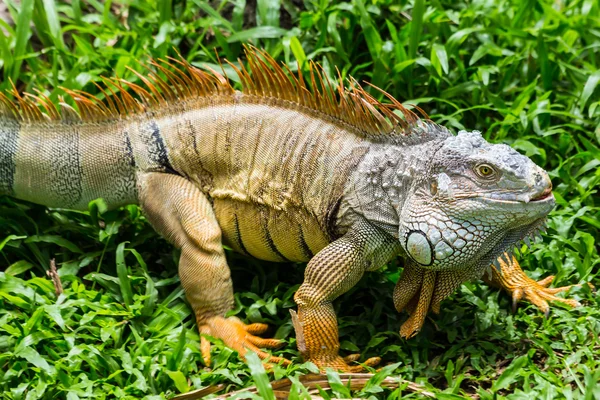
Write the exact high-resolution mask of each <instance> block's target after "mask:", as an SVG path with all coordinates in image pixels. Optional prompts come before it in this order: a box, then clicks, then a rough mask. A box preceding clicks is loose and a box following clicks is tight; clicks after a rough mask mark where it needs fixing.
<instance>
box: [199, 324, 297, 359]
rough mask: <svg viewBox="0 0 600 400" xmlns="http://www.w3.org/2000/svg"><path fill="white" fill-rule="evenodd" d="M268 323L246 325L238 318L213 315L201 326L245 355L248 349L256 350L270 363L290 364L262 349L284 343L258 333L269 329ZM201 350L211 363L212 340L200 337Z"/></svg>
mask: <svg viewBox="0 0 600 400" xmlns="http://www.w3.org/2000/svg"><path fill="white" fill-rule="evenodd" d="M267 329H268V326H267V325H266V324H260V323H254V324H249V325H246V324H244V323H243V322H242V321H240V320H239V319H238V318H235V317H230V318H223V317H211V318H208V319H207V320H205V322H204V323H203V324H202V325H200V326H199V330H200V333H201V334H204V335H210V336H212V337H215V338H218V339H221V340H222V341H223V342H224V343H225V345H226V346H228V347H230V348H231V349H233V350H236V351H237V352H238V353H239V354H240V356H241V357H244V355H245V354H246V352H247V351H248V350H250V351H253V352H255V353H256V354H257V355H258V356H259V357H260V358H261V359H262V360H265V361H266V362H268V363H272V364H278V363H282V364H283V365H288V364H290V363H291V362H290V361H289V360H287V359H285V358H283V357H275V356H272V355H270V354H269V353H266V352H264V351H262V350H261V349H260V348H267V349H276V348H279V347H281V346H282V345H283V344H284V343H283V342H282V341H281V340H278V339H264V338H261V337H258V336H256V335H260V334H263V333H265V332H266V331H267ZM200 350H201V352H202V357H203V358H204V363H205V365H207V366H209V365H210V342H209V341H208V339H206V337H204V336H201V338H200Z"/></svg>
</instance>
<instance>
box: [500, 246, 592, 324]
mask: <svg viewBox="0 0 600 400" xmlns="http://www.w3.org/2000/svg"><path fill="white" fill-rule="evenodd" d="M507 261H508V262H507ZM498 263H499V265H500V270H498V268H497V267H495V266H492V267H491V271H492V279H491V283H492V284H494V285H496V286H500V287H501V288H503V289H505V290H506V291H507V292H508V293H509V294H510V295H511V296H512V303H513V304H512V307H513V312H515V311H516V309H517V303H518V302H519V301H521V300H522V299H525V300H528V301H530V302H531V303H532V304H533V305H534V306H536V307H537V308H539V309H540V310H541V311H542V312H543V313H544V314H545V315H546V316H548V314H549V313H550V306H549V305H548V302H549V301H556V302H559V303H563V304H566V305H569V306H571V307H578V306H579V305H580V304H579V302H578V301H577V300H573V299H565V298H562V297H558V296H555V294H557V293H561V292H566V291H567V290H569V289H570V288H572V287H576V286H581V285H568V286H562V287H558V288H549V287H548V286H549V285H550V283H552V280H554V276H548V277H546V278H544V279H542V280H540V281H537V282H536V281H534V280H533V279H531V278H529V277H528V276H527V275H525V273H524V272H523V270H522V269H521V267H520V265H519V263H518V261H517V260H516V259H515V258H514V257H506V256H505V257H500V258H498ZM588 285H589V286H590V288H592V289H594V286H593V285H591V284H589V283H588Z"/></svg>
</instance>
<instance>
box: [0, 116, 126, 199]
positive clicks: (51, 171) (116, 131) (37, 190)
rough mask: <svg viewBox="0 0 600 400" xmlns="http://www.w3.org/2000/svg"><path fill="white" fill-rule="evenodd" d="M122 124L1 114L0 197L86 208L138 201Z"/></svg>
mask: <svg viewBox="0 0 600 400" xmlns="http://www.w3.org/2000/svg"><path fill="white" fill-rule="evenodd" d="M132 153H133V152H132V149H131V143H130V141H129V135H128V133H127V132H126V129H125V126H124V124H118V123H115V121H110V122H108V121H107V122H106V123H86V122H82V121H76V122H74V121H46V122H44V121H18V120H16V119H11V118H7V117H6V116H2V117H0V195H1V194H6V195H10V196H13V197H16V198H19V199H22V200H27V201H31V202H34V203H38V204H43V205H46V206H50V207H60V208H71V209H86V208H87V205H88V203H89V202H90V201H91V200H94V199H96V198H99V197H102V198H104V199H105V201H106V202H107V204H108V205H109V206H110V207H116V206H119V205H123V204H130V203H136V202H137V190H136V181H135V162H134V158H133V154H132Z"/></svg>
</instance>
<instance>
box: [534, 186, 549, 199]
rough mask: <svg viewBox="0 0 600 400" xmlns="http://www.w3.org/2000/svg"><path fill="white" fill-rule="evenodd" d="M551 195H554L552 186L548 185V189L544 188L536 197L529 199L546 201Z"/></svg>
mask: <svg viewBox="0 0 600 400" xmlns="http://www.w3.org/2000/svg"><path fill="white" fill-rule="evenodd" d="M551 197H552V186H550V187H547V188H546V190H544V191H543V192H542V193H540V194H539V195H537V196H535V197H532V198H531V200H529V201H544V200H546V199H549V198H551Z"/></svg>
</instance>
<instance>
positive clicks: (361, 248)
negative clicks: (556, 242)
mask: <svg viewBox="0 0 600 400" xmlns="http://www.w3.org/2000/svg"><path fill="white" fill-rule="evenodd" d="M246 58H247V63H248V67H244V66H243V65H241V64H240V65H239V66H236V65H234V64H232V63H230V64H229V65H230V66H231V67H232V68H233V69H235V71H236V73H237V75H238V78H239V81H240V82H241V84H242V87H243V90H242V91H236V90H234V88H233V86H232V84H231V83H230V82H229V80H228V79H227V77H225V76H223V75H222V74H220V73H218V72H215V71H210V72H205V71H203V70H200V69H198V68H195V67H192V66H191V65H190V64H188V63H187V62H185V61H184V60H183V59H181V58H179V59H177V58H175V59H170V60H167V61H162V62H154V63H153V65H154V71H150V72H149V73H148V74H147V75H142V74H140V73H138V72H135V71H134V72H135V73H136V75H137V76H138V78H139V81H140V82H141V83H140V84H135V83H130V82H125V81H123V80H120V79H107V80H106V82H105V86H101V85H99V86H98V87H99V88H100V90H101V91H102V92H103V95H104V97H105V100H103V101H100V100H97V99H96V98H95V97H94V96H92V95H90V94H86V93H83V92H81V91H71V90H66V89H65V91H66V92H67V94H68V95H70V96H71V97H72V98H73V100H74V104H75V108H73V107H71V106H69V105H68V104H67V103H65V102H64V101H63V102H62V104H61V105H60V106H58V107H55V106H54V105H53V104H52V102H51V101H50V100H49V99H48V98H47V97H46V96H44V95H43V94H41V93H40V94H38V95H32V94H27V95H20V94H19V93H18V92H17V91H16V89H15V90H14V91H13V96H14V100H9V98H8V96H6V95H2V96H1V97H0V104H1V108H0V110H1V111H0V194H5V195H9V196H14V197H16V198H18V199H23V200H27V201H31V202H34V203H39V204H43V205H46V206H50V207H61V208H71V209H82V210H83V209H86V208H87V206H88V203H89V202H90V201H91V200H94V199H96V198H100V197H101V198H103V199H104V200H105V201H106V203H107V204H108V205H109V206H110V207H119V206H121V205H125V204H139V205H140V206H141V208H142V210H143V212H144V213H145V215H146V217H147V220H148V221H149V222H150V224H151V225H152V226H153V227H154V228H155V229H156V231H157V232H159V233H160V234H161V235H163V236H164V237H165V238H166V239H168V240H169V241H170V242H172V243H173V244H174V245H175V246H177V247H178V248H180V249H181V258H180V261H179V276H180V279H181V284H182V286H183V288H184V290H185V294H186V297H187V300H188V301H189V303H190V305H191V307H192V308H193V310H194V313H195V316H196V320H197V324H198V328H199V331H200V333H201V334H202V335H201V344H200V346H201V351H202V355H203V357H204V359H205V362H207V363H209V362H210V343H209V341H208V340H207V339H206V336H205V335H210V336H212V337H215V338H219V339H222V340H223V341H224V343H225V344H226V345H228V346H230V347H231V348H233V349H235V350H237V351H239V353H240V354H241V355H242V356H243V355H244V354H245V352H246V351H247V349H250V350H253V351H255V352H256V353H258V355H259V356H260V357H262V358H267V357H269V354H268V353H266V352H265V351H263V350H261V348H274V347H277V346H278V345H279V344H280V341H279V340H276V339H265V338H261V337H259V336H258V335H259V334H262V333H264V332H265V330H266V325H264V324H257V323H254V324H244V323H243V322H241V321H240V320H239V319H236V318H226V317H225V314H226V313H227V312H228V311H229V310H230V309H231V308H232V306H233V288H232V283H231V279H230V271H229V268H228V266H227V262H226V259H225V253H224V250H223V246H222V245H223V244H227V245H228V246H230V247H232V248H233V249H234V250H236V251H238V252H240V253H242V254H246V255H250V256H253V257H256V258H259V259H261V260H268V261H280V262H286V261H294V262H308V265H307V268H306V272H305V277H304V282H303V283H302V285H301V286H300V288H299V289H298V291H297V292H296V294H295V301H296V303H297V304H298V313H297V314H296V313H295V312H293V318H292V319H293V322H294V327H295V330H296V336H297V342H298V347H299V350H300V352H301V354H302V355H303V356H304V357H305V359H307V360H309V361H312V362H314V363H315V364H316V365H317V366H319V367H320V368H325V367H333V368H336V369H339V370H344V371H357V370H360V369H361V368H362V367H361V366H360V365H358V366H357V365H350V362H351V361H355V360H356V359H357V357H355V356H350V357H348V358H342V357H341V356H340V355H339V354H338V350H339V340H338V329H337V322H336V315H335V312H334V309H333V306H332V301H333V300H334V299H335V298H337V297H338V296H340V295H341V294H342V293H344V292H346V291H347V290H349V289H350V288H351V287H352V286H353V285H355V284H356V283H357V282H358V281H359V279H360V278H361V276H363V274H364V273H365V272H366V271H373V270H375V269H377V268H379V267H381V266H383V265H384V264H386V263H387V262H388V261H390V260H391V259H393V258H394V257H397V256H400V257H402V258H403V259H404V260H405V270H404V275H403V276H402V278H401V279H400V280H399V282H398V284H397V285H396V288H395V290H394V296H393V298H394V302H395V306H396V308H397V309H398V310H402V309H408V310H409V311H410V314H411V316H410V318H409V320H408V321H407V322H406V323H405V324H404V325H403V326H402V328H401V334H402V335H403V336H407V337H409V336H411V335H413V334H414V333H416V332H417V331H418V330H419V329H420V328H421V326H422V325H423V321H424V318H425V315H426V313H427V312H428V311H429V310H433V311H438V310H439V306H440V302H441V300H442V299H444V298H445V297H446V296H448V295H449V294H450V293H451V292H452V291H454V290H455V289H456V288H457V286H458V285H460V284H461V283H462V282H464V281H468V280H472V279H479V278H480V277H482V276H487V275H486V271H487V272H489V271H491V276H490V277H489V279H488V280H490V281H491V282H493V283H496V284H499V285H500V286H501V287H503V288H505V289H507V290H509V291H511V292H512V293H513V296H514V298H515V299H516V300H518V299H519V298H521V297H522V296H523V295H525V297H527V298H528V299H529V300H531V301H532V302H533V303H535V304H536V305H538V306H539V307H541V308H542V309H547V307H548V306H547V303H546V300H558V301H562V302H564V303H568V304H571V305H576V302H575V301H573V300H565V299H560V298H557V297H554V296H553V294H554V293H555V292H558V291H562V290H564V289H566V288H558V289H547V288H545V287H544V286H545V285H546V284H548V283H549V281H550V280H551V278H549V279H545V280H543V281H542V282H540V284H538V283H536V282H534V281H533V280H531V279H529V278H528V277H527V276H526V275H525V274H524V273H523V271H522V270H521V268H520V267H519V265H518V263H517V262H516V260H515V259H514V258H512V256H511V255H510V254H511V253H510V251H511V248H512V247H513V246H514V245H515V244H516V243H518V242H519V241H521V240H522V239H527V238H528V237H530V236H531V235H534V234H535V233H536V232H537V231H538V230H539V229H540V228H541V227H542V225H543V223H544V220H545V218H546V215H547V214H548V213H549V212H550V210H552V208H553V206H554V198H553V195H552V191H551V188H552V185H551V182H550V179H549V177H548V174H547V173H546V172H545V171H544V170H542V169H541V168H540V167H538V166H536V165H535V164H534V163H533V162H532V161H531V160H530V159H529V158H527V157H525V156H523V155H521V154H519V153H518V152H516V151H515V150H513V149H512V148H510V147H509V146H507V145H504V144H490V143H488V142H486V141H485V140H484V139H483V137H482V135H481V134H480V133H479V132H477V131H473V132H466V131H461V132H458V134H457V135H454V134H451V133H450V131H449V130H448V129H446V128H444V127H442V126H440V125H438V124H436V123H434V122H432V121H431V120H429V119H428V118H426V117H425V116H424V117H418V116H417V115H416V114H415V113H414V112H412V111H409V110H407V109H406V108H405V107H403V105H402V104H401V103H400V102H398V101H397V100H395V99H394V98H393V97H392V96H390V95H389V94H387V93H386V92H384V91H382V90H379V91H380V92H381V93H383V95H382V96H385V97H387V99H388V100H389V101H388V102H386V103H384V102H381V101H378V100H377V99H376V98H375V97H373V96H372V95H371V94H369V93H368V92H367V91H366V90H365V89H364V88H363V87H361V86H360V85H359V84H358V83H357V82H356V81H353V80H349V81H348V82H349V83H348V84H347V87H344V84H343V83H342V80H341V79H340V81H339V82H338V83H336V84H331V83H330V81H329V80H328V79H327V77H326V76H325V75H324V72H323V71H322V70H321V69H320V68H319V67H317V66H315V65H312V66H311V68H310V79H308V80H305V79H304V77H303V75H302V73H297V74H296V73H292V72H291V71H290V70H289V69H288V68H287V66H286V65H280V64H278V63H277V62H276V61H275V60H274V59H273V58H271V57H270V56H269V55H268V54H266V53H264V52H261V51H259V50H256V49H248V50H247V51H246ZM132 71H133V70H132ZM161 76H162V77H161ZM124 86H128V87H129V89H130V90H131V92H133V94H130V93H128V91H127V90H125V88H124ZM134 96H135V97H134ZM494 264H495V265H494ZM270 361H271V362H283V363H286V364H287V363H288V362H289V361H288V360H285V359H282V358H279V357H271V358H270ZM378 361H379V360H378V358H377V357H374V358H371V359H369V360H367V361H366V362H365V364H366V365H375V364H376V363H377V362H378Z"/></svg>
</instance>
